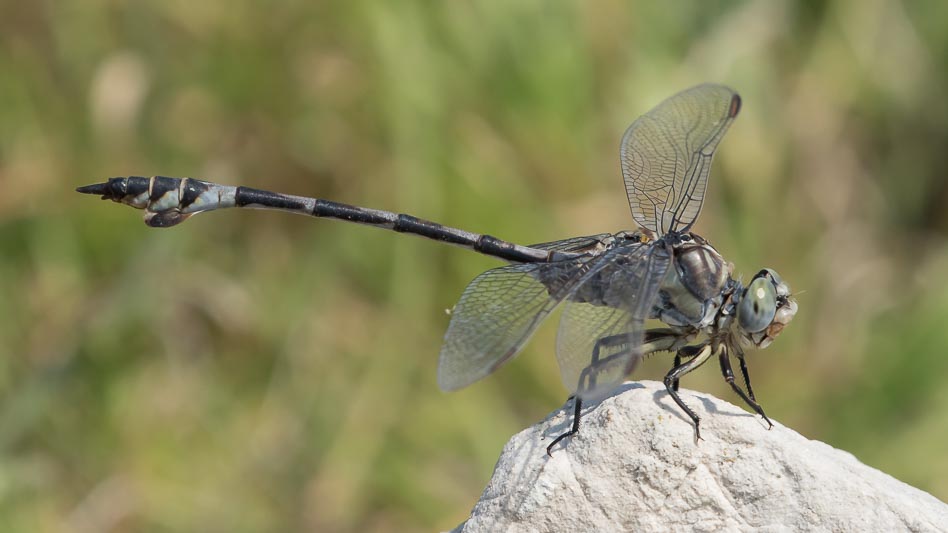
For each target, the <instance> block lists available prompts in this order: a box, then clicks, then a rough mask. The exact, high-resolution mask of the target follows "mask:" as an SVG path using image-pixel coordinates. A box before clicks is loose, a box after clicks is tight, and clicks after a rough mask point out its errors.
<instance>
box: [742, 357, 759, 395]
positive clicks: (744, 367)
mask: <svg viewBox="0 0 948 533" xmlns="http://www.w3.org/2000/svg"><path fill="white" fill-rule="evenodd" d="M737 360H738V361H740V363H741V375H742V376H744V386H745V387H747V395H748V396H750V399H751V400H754V401H755V402H756V401H757V398H755V397H754V389H752V388H751V378H750V374H748V373H747V363H746V362H745V361H744V354H742V353H739V354H738V355H737Z"/></svg>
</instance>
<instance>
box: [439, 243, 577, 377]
mask: <svg viewBox="0 0 948 533" xmlns="http://www.w3.org/2000/svg"><path fill="white" fill-rule="evenodd" d="M589 259H590V258H588V257H584V258H580V259H574V260H568V261H562V262H557V263H529V264H519V265H509V266H504V267H499V268H494V269H491V270H488V271H487V272H484V273H483V274H481V275H479V276H477V277H476V278H474V280H473V281H472V282H471V283H470V284H469V285H468V286H467V288H466V289H465V290H464V294H462V295H461V299H460V300H459V301H458V303H457V305H456V306H455V307H454V311H453V312H452V314H451V323H450V324H449V325H448V331H447V333H445V336H444V344H443V345H442V347H441V355H440V357H439V361H438V385H439V386H440V387H441V389H442V390H446V391H450V390H457V389H460V388H462V387H466V386H467V385H470V384H471V383H474V382H475V381H477V380H479V379H481V378H483V377H485V376H487V375H488V374H490V373H491V372H493V371H494V370H496V369H497V368H498V367H500V365H502V364H503V363H504V362H506V361H508V360H510V359H511V358H513V357H514V356H515V355H517V353H519V352H520V350H521V348H523V345H524V344H525V343H526V342H527V340H528V339H529V338H530V336H531V335H532V334H533V332H534V331H535V330H536V328H537V326H538V325H540V323H541V322H542V321H543V319H544V318H546V317H547V315H549V313H550V311H552V310H553V308H555V307H556V305H557V304H559V303H560V301H562V299H563V296H564V295H565V294H566V293H567V292H568V291H569V289H570V287H571V286H572V285H573V284H574V283H575V282H576V281H577V280H579V279H580V278H581V277H582V275H583V272H584V271H585V263H587V262H588V261H589Z"/></svg>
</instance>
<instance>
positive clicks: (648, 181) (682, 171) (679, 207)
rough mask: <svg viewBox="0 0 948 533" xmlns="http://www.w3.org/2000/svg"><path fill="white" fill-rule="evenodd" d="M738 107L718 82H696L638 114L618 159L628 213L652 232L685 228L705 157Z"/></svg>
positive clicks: (701, 188)
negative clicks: (627, 202) (696, 83)
mask: <svg viewBox="0 0 948 533" xmlns="http://www.w3.org/2000/svg"><path fill="white" fill-rule="evenodd" d="M740 108H741V99H740V97H739V96H738V95H737V93H735V92H734V91H732V90H731V89H729V88H727V87H724V86H723V85H712V84H705V85H698V86H697V87H692V88H691V89H687V90H685V91H682V92H680V93H678V94H676V95H674V96H672V97H670V98H668V99H667V100H665V101H664V102H662V103H660V104H659V105H658V106H656V107H655V108H654V109H652V110H651V111H649V112H648V113H646V114H645V115H642V116H641V117H639V119H637V120H636V121H635V122H633V123H632V125H631V126H629V129H627V130H626V131H625V135H623V136H622V144H621V146H620V159H621V164H622V176H623V178H624V180H625V190H626V193H627V194H628V197H629V205H630V207H631V208H632V216H633V217H634V218H635V220H636V222H638V223H639V224H640V225H642V226H643V227H646V228H648V229H651V230H653V231H655V232H656V233H658V235H665V234H667V233H668V232H670V231H687V230H689V229H690V228H691V225H692V224H693V223H694V221H695V219H697V218H698V213H699V212H700V211H701V204H702V203H703V202H704V193H705V190H706V189H707V185H708V173H709V172H710V170H711V159H712V157H713V156H714V150H715V149H716V148H717V146H718V143H720V142H721V139H722V138H723V137H724V134H725V132H727V128H728V126H730V125H731V122H733V120H734V118H735V117H736V116H737V113H738V111H740Z"/></svg>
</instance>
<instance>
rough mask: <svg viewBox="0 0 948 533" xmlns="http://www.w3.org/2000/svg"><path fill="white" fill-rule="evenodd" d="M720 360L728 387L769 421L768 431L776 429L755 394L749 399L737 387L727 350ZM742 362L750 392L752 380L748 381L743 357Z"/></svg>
mask: <svg viewBox="0 0 948 533" xmlns="http://www.w3.org/2000/svg"><path fill="white" fill-rule="evenodd" d="M718 360H719V361H720V363H721V374H722V375H723V376H724V380H725V381H727V383H728V385H730V386H731V388H732V389H734V392H736V393H737V395H738V396H740V397H741V399H742V400H744V403H746V404H747V405H749V406H750V407H751V409H753V410H754V411H755V412H756V413H757V414H759V415H760V416H762V417H763V418H764V420H766V421H767V424H768V425H769V427H768V428H767V429H770V428H772V427H774V423H773V422H771V421H770V419H769V418H767V415H765V414H764V409H763V408H762V407H761V406H760V404H759V403H757V400H755V399H754V396H753V394H750V396H749V397H748V395H747V394H744V391H743V390H741V388H740V387H738V386H737V383H734V371H732V370H731V359H730V357H729V356H728V351H727V348H724V347H722V349H721V350H720V353H719V354H718ZM740 361H741V371H742V372H743V373H744V381H745V382H746V383H747V385H748V387H747V390H748V391H750V380H748V376H747V365H746V364H744V358H743V357H741V358H740Z"/></svg>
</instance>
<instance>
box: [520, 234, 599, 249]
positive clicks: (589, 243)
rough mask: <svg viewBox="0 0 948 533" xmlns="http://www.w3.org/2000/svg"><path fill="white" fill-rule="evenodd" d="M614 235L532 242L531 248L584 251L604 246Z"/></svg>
mask: <svg viewBox="0 0 948 533" xmlns="http://www.w3.org/2000/svg"><path fill="white" fill-rule="evenodd" d="M610 237H612V234H611V233H600V234H599V235H588V236H586V237H572V238H570V239H563V240H561V241H552V242H542V243H540V244H531V245H530V248H537V249H539V250H550V251H552V252H583V251H585V250H591V249H595V248H596V247H600V246H604V243H605V241H606V239H608V238H610Z"/></svg>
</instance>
